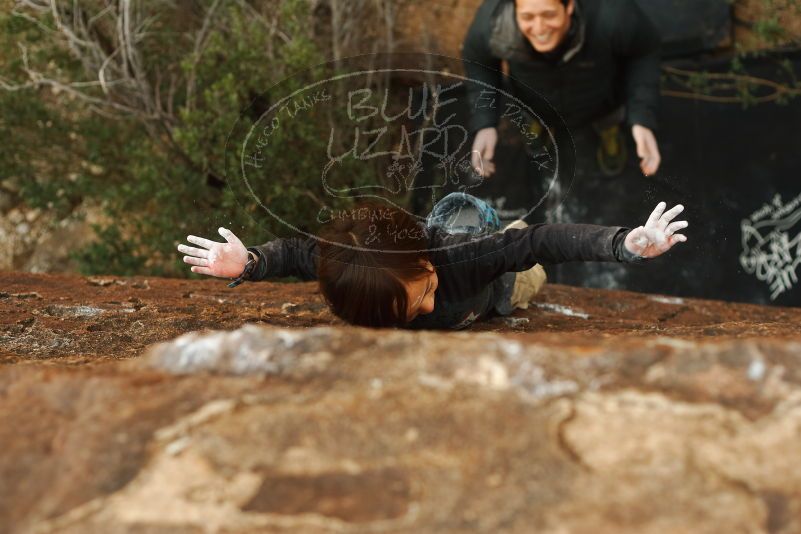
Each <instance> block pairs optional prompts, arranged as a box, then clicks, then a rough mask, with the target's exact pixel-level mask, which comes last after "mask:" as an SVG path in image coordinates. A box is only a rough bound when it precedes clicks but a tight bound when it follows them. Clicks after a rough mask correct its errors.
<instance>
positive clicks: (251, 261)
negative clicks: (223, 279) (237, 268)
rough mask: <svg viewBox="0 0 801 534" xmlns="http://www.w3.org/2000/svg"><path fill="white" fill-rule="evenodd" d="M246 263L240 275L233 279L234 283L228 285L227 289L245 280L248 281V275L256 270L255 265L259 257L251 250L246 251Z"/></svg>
mask: <svg viewBox="0 0 801 534" xmlns="http://www.w3.org/2000/svg"><path fill="white" fill-rule="evenodd" d="M248 256H249V259H248V262H247V263H246V264H245V268H244V269H243V270H242V274H240V275H239V276H237V277H236V278H234V281H233V282H231V283H230V284H228V287H236V286H238V285H239V284H241V283H242V282H244V281H245V280H250V275H251V273H253V269H255V268H256V263H258V261H259V257H258V256H256V254H255V253H254V252H253V251H252V250H248Z"/></svg>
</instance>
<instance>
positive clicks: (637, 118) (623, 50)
mask: <svg viewBox="0 0 801 534" xmlns="http://www.w3.org/2000/svg"><path fill="white" fill-rule="evenodd" d="M618 7H619V9H618V11H617V16H616V17H615V18H616V19H617V20H616V28H617V29H616V32H615V34H614V38H613V49H614V52H615V54H616V55H617V57H619V58H620V59H621V60H622V61H623V69H624V70H623V74H624V76H625V86H624V87H625V92H626V110H627V122H628V124H629V125H630V126H633V125H635V124H641V125H642V126H645V127H646V128H650V129H652V130H655V129H656V127H657V112H658V108H659V78H660V70H659V69H660V66H659V60H660V45H661V40H660V37H659V32H658V30H657V29H656V27H655V26H654V25H653V23H651V21H650V20H649V19H648V17H647V16H646V15H645V13H643V11H642V9H640V7H639V6H638V5H637V2H635V1H634V0H625V1H622V2H620V3H619V4H618Z"/></svg>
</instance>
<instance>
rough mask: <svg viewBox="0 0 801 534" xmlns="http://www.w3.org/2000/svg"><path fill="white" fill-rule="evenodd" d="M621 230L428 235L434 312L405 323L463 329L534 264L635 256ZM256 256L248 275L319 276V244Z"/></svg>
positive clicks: (490, 310)
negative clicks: (434, 275)
mask: <svg viewBox="0 0 801 534" xmlns="http://www.w3.org/2000/svg"><path fill="white" fill-rule="evenodd" d="M627 234H628V229H627V228H621V227H607V226H596V225H590V224H537V225H533V226H529V227H527V228H525V229H522V230H517V229H509V230H506V231H505V232H503V233H497V234H491V235H488V236H483V237H475V236H468V235H451V234H448V233H446V232H443V231H442V230H440V229H432V230H430V232H429V250H431V252H430V260H431V263H432V264H433V265H434V267H435V268H436V270H437V276H438V277H439V286H438V287H437V290H436V292H435V293H434V299H435V304H434V311H433V312H432V313H430V314H427V315H420V316H418V317H417V318H416V319H414V321H412V322H411V323H409V325H408V327H409V328H456V329H459V328H464V327H466V326H469V325H470V324H472V322H473V321H475V320H476V319H478V318H483V317H487V316H490V315H494V314H508V313H510V312H511V311H512V310H511V309H510V308H509V306H508V300H509V297H510V296H511V291H512V287H513V286H514V273H515V272H520V271H525V270H527V269H530V268H531V267H533V266H534V265H535V264H537V263H540V264H549V263H562V262H568V261H633V260H634V258H632V257H631V256H630V255H629V254H628V253H627V252H625V251H624V248H623V242H624V240H625V237H626V235H627ZM248 250H251V251H253V252H255V253H256V254H258V255H259V263H258V265H257V268H256V270H255V271H254V272H253V274H252V275H251V280H253V281H256V280H263V279H265V278H270V277H275V278H280V277H287V276H295V277H297V278H300V279H302V280H314V279H316V278H317V258H318V252H317V241H316V240H314V239H301V238H291V239H276V240H273V241H270V242H268V243H265V244H263V245H259V246H254V247H248Z"/></svg>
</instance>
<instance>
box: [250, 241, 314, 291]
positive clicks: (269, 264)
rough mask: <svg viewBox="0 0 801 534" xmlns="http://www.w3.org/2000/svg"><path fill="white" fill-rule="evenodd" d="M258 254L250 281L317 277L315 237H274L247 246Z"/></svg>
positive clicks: (310, 278) (312, 278)
mask: <svg viewBox="0 0 801 534" xmlns="http://www.w3.org/2000/svg"><path fill="white" fill-rule="evenodd" d="M247 249H248V251H249V252H253V253H255V254H256V255H257V256H258V258H259V259H258V262H257V263H256V268H255V270H254V271H253V273H252V274H251V275H250V280H251V281H258V280H264V279H265V278H285V277H288V276H294V277H296V278H300V279H301V280H316V279H317V259H318V257H319V253H318V250H317V240H315V239H302V238H297V237H294V238H291V239H274V240H272V241H268V242H267V243H264V244H263V245H257V246H252V247H247Z"/></svg>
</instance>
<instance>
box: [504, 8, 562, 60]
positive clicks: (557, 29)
mask: <svg viewBox="0 0 801 534" xmlns="http://www.w3.org/2000/svg"><path fill="white" fill-rule="evenodd" d="M574 2H575V0H570V2H568V4H567V7H565V5H564V4H562V2H561V1H560V0H515V14H516V17H517V27H518V28H520V32H521V33H522V34H523V35H524V36H525V37H526V39H528V42H530V43H531V46H533V47H534V50H536V51H537V52H541V53H545V52H551V51H553V50H554V49H556V47H557V46H559V43H561V42H562V40H563V39H564V38H565V35H567V31H568V30H569V29H570V16H571V15H572V14H573V10H574V9H575V5H574Z"/></svg>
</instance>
